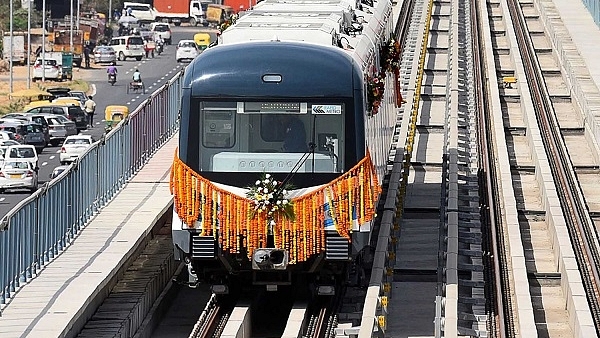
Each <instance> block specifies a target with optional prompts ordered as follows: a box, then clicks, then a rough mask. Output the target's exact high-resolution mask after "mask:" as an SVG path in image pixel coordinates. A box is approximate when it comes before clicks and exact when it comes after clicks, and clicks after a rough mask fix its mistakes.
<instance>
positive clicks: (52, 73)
mask: <svg viewBox="0 0 600 338" xmlns="http://www.w3.org/2000/svg"><path fill="white" fill-rule="evenodd" d="M43 61H44V64H45V66H42V59H41V58H38V59H37V60H35V64H34V65H33V78H32V80H33V81H34V82H35V81H36V80H41V79H42V78H45V79H46V80H56V81H58V80H61V79H62V72H61V67H60V64H59V63H58V61H56V60H55V59H45V60H43ZM44 69H45V71H44Z"/></svg>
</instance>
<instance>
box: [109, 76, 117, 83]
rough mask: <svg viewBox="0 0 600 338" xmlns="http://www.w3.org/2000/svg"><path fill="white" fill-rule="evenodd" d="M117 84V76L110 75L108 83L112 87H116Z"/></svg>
mask: <svg viewBox="0 0 600 338" xmlns="http://www.w3.org/2000/svg"><path fill="white" fill-rule="evenodd" d="M115 82H117V74H108V83H110V85H111V86H114V85H115Z"/></svg>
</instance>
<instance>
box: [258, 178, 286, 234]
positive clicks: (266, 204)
mask: <svg viewBox="0 0 600 338" xmlns="http://www.w3.org/2000/svg"><path fill="white" fill-rule="evenodd" d="M281 184H282V182H279V181H277V180H275V179H274V178H273V176H271V175H270V174H265V173H263V175H262V176H261V178H260V179H259V180H257V181H256V182H255V183H254V185H253V186H250V187H248V192H246V197H248V198H249V199H250V200H252V201H253V202H254V208H253V209H252V210H251V212H250V217H251V218H254V216H255V215H256V214H257V213H259V214H260V213H263V212H264V213H266V216H267V226H268V227H269V233H270V234H272V233H273V231H272V229H273V227H274V226H275V225H276V221H275V219H276V218H277V216H283V217H284V218H286V219H288V220H290V221H294V220H295V218H296V217H295V215H294V205H293V203H292V202H291V201H290V200H288V199H287V198H286V197H285V195H287V190H288V189H290V188H291V185H289V184H286V185H285V186H283V187H282V186H281Z"/></svg>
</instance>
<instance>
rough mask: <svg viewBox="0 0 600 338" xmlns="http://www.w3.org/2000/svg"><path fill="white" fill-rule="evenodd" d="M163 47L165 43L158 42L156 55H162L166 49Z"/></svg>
mask: <svg viewBox="0 0 600 338" xmlns="http://www.w3.org/2000/svg"><path fill="white" fill-rule="evenodd" d="M163 46H164V43H163V42H158V43H157V44H156V53H158V55H160V53H162V52H163V48H164V47H163Z"/></svg>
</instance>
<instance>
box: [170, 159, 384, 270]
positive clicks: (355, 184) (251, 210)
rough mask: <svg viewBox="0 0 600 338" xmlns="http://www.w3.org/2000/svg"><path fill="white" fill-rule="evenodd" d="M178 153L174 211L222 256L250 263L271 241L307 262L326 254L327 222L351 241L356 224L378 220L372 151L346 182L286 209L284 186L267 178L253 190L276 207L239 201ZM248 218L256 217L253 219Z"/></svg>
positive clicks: (342, 179) (301, 198) (173, 185)
mask: <svg viewBox="0 0 600 338" xmlns="http://www.w3.org/2000/svg"><path fill="white" fill-rule="evenodd" d="M178 151H179V150H175V156H174V160H173V165H172V166H171V178H170V181H169V188H170V190H171V193H172V194H173V196H174V197H173V200H174V201H173V209H174V210H175V212H176V213H177V215H178V217H179V218H180V219H181V220H182V221H183V222H184V223H185V224H186V225H187V226H189V227H190V228H196V229H198V230H200V235H201V236H213V237H214V238H215V239H216V240H217V241H218V243H219V246H220V247H221V248H222V249H223V250H224V251H227V252H230V253H233V254H241V253H245V254H246V255H247V257H248V259H251V257H252V253H253V252H254V250H255V249H257V248H264V247H265V244H267V245H268V242H269V239H272V240H271V243H273V245H274V247H276V248H281V249H284V250H287V251H288V252H289V254H290V263H291V264H296V263H298V262H305V261H306V260H308V259H309V258H310V257H311V256H312V255H316V254H320V253H323V252H324V251H325V244H326V231H325V227H324V225H325V223H326V222H328V220H331V221H332V222H333V225H334V227H335V229H336V231H337V232H338V234H339V235H340V236H342V237H344V238H346V239H348V240H351V238H352V229H353V227H354V226H355V225H356V224H364V223H366V222H369V221H371V220H373V218H374V217H375V211H376V207H377V199H378V197H379V194H380V193H381V189H380V186H379V181H378V179H377V172H376V171H375V167H374V166H373V162H372V161H371V155H370V153H369V151H368V149H367V153H366V155H365V157H364V158H363V159H362V160H360V161H359V162H358V163H357V164H356V165H355V166H354V167H352V168H351V169H350V170H348V171H346V172H345V173H344V174H342V176H340V177H338V178H336V179H335V180H333V181H331V182H329V183H327V184H325V185H323V186H321V187H318V188H317V189H316V190H313V191H311V192H309V193H305V194H303V195H301V196H295V197H294V198H293V199H292V200H291V201H288V202H287V203H285V204H284V203H283V200H284V199H285V194H284V193H283V190H282V191H281V193H280V194H279V193H277V191H278V190H277V189H281V187H282V184H281V183H280V182H277V184H273V183H272V181H273V179H272V178H271V177H270V176H269V177H268V178H267V175H266V174H265V175H264V177H261V179H259V180H258V181H259V182H258V183H255V184H254V185H252V187H251V188H249V189H250V190H252V191H253V192H255V193H256V194H258V195H265V194H266V195H267V197H268V195H269V191H270V192H271V193H272V194H273V201H274V202H275V203H274V204H273V203H272V201H269V204H266V201H268V200H269V198H265V197H261V196H256V195H253V196H256V197H253V196H250V198H248V197H246V196H239V195H237V194H236V193H233V192H231V191H228V190H227V189H224V188H221V187H219V186H217V185H215V184H213V183H212V182H211V181H210V180H208V179H206V178H204V177H202V176H201V175H200V174H198V173H197V172H195V171H194V170H193V169H192V168H190V167H189V166H188V165H187V164H185V163H184V162H183V161H182V160H181V159H179V156H178V155H177V154H178ZM265 180H267V182H265ZM270 182H271V183H270ZM265 188H267V193H265ZM276 196H280V198H275V197H276ZM255 201H258V203H256V202H255ZM277 201H281V203H279V204H277ZM261 204H262V205H264V206H265V208H264V209H263V208H261ZM272 205H277V206H278V207H277V210H274V208H273V210H274V212H273V213H272V214H271V216H272V218H273V219H274V220H275V221H276V222H277V226H276V227H272V226H271V227H270V226H268V223H270V221H269V220H268V217H267V214H268V212H269V210H271V207H270V206H272ZM282 205H283V206H284V207H283V209H281V206H282ZM325 205H327V206H328V208H325V207H324V206H325ZM288 208H289V209H288ZM326 209H328V210H326ZM259 210H261V212H260V213H259V212H258V211H259ZM284 211H285V213H284ZM286 214H287V215H288V216H291V217H293V218H294V219H295V220H292V219H290V218H288V216H286ZM250 215H254V217H251V218H249V216H250ZM269 231H271V232H272V233H268V232H269Z"/></svg>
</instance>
